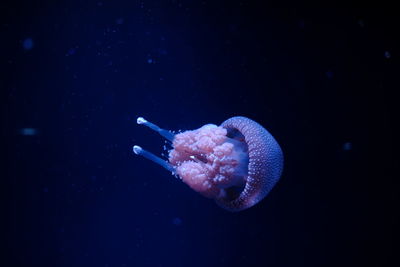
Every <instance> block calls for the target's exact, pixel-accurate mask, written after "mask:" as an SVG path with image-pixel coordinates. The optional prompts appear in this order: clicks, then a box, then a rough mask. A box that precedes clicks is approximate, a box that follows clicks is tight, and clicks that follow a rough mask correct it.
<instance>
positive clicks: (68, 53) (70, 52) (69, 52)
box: [66, 48, 76, 56]
mask: <svg viewBox="0 0 400 267" xmlns="http://www.w3.org/2000/svg"><path fill="white" fill-rule="evenodd" d="M75 53H76V49H75V48H71V49H69V50H68V52H67V54H66V56H73V55H75Z"/></svg>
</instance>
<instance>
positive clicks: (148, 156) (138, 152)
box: [133, 146, 175, 174]
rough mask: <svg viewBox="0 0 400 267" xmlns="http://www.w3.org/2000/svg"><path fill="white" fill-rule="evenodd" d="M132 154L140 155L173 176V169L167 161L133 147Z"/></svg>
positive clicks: (138, 147)
mask: <svg viewBox="0 0 400 267" xmlns="http://www.w3.org/2000/svg"><path fill="white" fill-rule="evenodd" d="M133 152H134V153H135V154H136V155H140V156H142V157H144V158H146V159H148V160H151V161H153V162H154V163H157V164H158V165H160V166H161V167H163V168H165V169H166V170H167V171H170V172H172V173H174V174H175V168H174V167H173V166H172V165H171V164H169V163H168V162H167V161H165V160H163V159H162V158H160V157H157V156H156V155H154V154H153V153H151V152H149V151H147V150H145V149H143V148H141V147H140V146H133Z"/></svg>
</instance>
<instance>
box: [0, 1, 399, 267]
mask: <svg viewBox="0 0 400 267" xmlns="http://www.w3.org/2000/svg"><path fill="white" fill-rule="evenodd" d="M2 5H3V7H2V9H1V13H2V14H3V15H2V16H1V18H0V20H1V25H0V27H1V36H2V37H1V43H0V48H1V50H0V51H1V63H0V64H1V77H2V78H1V84H0V86H1V111H2V113H1V114H2V117H1V119H2V124H1V127H2V136H3V138H2V139H3V147H4V149H3V148H2V151H4V152H5V159H4V160H3V162H2V163H3V164H4V166H5V168H4V171H2V175H1V176H2V180H3V181H5V185H4V186H3V189H5V193H4V194H3V196H4V202H3V203H5V206H6V209H4V212H3V214H2V218H3V221H4V222H5V223H6V227H5V228H4V230H5V231H4V232H5V235H4V236H5V239H4V240H5V241H6V242H5V245H6V251H5V252H6V254H7V256H6V257H4V258H3V259H4V261H5V264H4V265H2V266H86V267H87V266H110V267H111V266H328V265H332V266H369V265H370V266H386V265H387V266H391V263H390V258H391V256H393V255H394V249H393V246H392V242H393V240H392V238H393V237H392V230H393V228H394V227H395V225H396V223H397V221H396V220H395V215H394V214H395V212H394V210H395V208H394V207H395V201H396V200H397V199H398V196H397V195H396V194H395V193H394V192H393V191H392V188H393V187H394V178H393V177H394V176H393V168H394V166H395V163H394V149H393V140H394V134H393V131H392V127H393V126H392V125H393V119H394V115H393V111H394V104H395V98H394V89H395V88H396V86H395V81H396V79H395V75H396V69H397V70H398V68H396V67H395V66H396V65H395V62H396V61H397V57H398V55H399V54H398V51H399V50H398V46H397V45H396V44H395V37H394V33H393V30H394V29H396V27H395V24H394V22H395V16H394V15H393V14H392V13H393V12H390V8H388V9H383V8H375V9H348V10H344V9H303V8H295V7H292V8H288V9H271V8H268V7H265V6H262V5H261V4H255V3H249V2H247V1H235V0H232V1H225V2H221V1H219V2H217V1H84V2H82V1H48V2H43V1H42V2H40V3H39V2H37V3H35V2H32V1H29V2H12V3H11V1H10V3H8V4H7V3H5V4H2ZM236 115H242V116H247V117H249V118H252V119H254V120H256V121H257V122H259V123H260V124H262V125H263V126H264V127H265V128H267V129H268V130H269V131H270V132H271V133H272V134H273V135H274V136H275V138H276V139H277V140H278V142H279V143H280V145H281V147H282V149H283V152H284V156H285V167H284V171H283V175H282V178H281V180H280V181H279V182H278V184H277V185H276V187H275V188H274V189H273V190H272V191H271V193H270V194H269V195H268V196H267V197H266V198H265V199H264V200H263V201H262V202H260V203H259V204H258V205H256V206H254V207H252V208H250V209H248V210H245V211H242V212H239V213H230V212H228V211H225V210H223V209H221V208H220V207H218V206H217V205H216V204H215V203H214V202H213V201H212V200H209V199H206V198H204V197H202V196H200V195H199V194H197V193H196V192H194V191H192V190H191V189H190V188H189V187H187V186H186V185H185V184H183V183H182V182H180V181H179V180H178V179H176V178H174V177H173V176H171V175H170V174H169V173H168V172H167V171H165V170H164V169H162V168H160V167H158V166H156V165H155V164H153V163H152V162H149V161H146V160H145V159H143V158H140V157H137V156H135V155H134V154H133V153H132V146H133V145H136V144H137V145H141V146H142V147H144V148H146V149H148V150H149V151H151V152H153V153H155V154H158V155H160V154H161V153H162V152H163V149H162V147H163V145H164V141H163V140H162V138H160V137H159V136H158V135H157V134H155V133H152V132H150V131H149V130H148V129H145V128H144V127H140V126H138V125H136V118H137V117H138V116H143V117H145V118H147V119H149V120H151V121H153V122H154V123H157V124H158V125H160V126H161V127H164V128H167V129H171V130H180V129H181V130H188V129H195V128H198V127H200V126H202V125H204V124H206V123H215V124H220V123H221V122H223V121H224V120H226V119H228V118H230V117H232V116H236Z"/></svg>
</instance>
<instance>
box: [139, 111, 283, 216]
mask: <svg viewBox="0 0 400 267" xmlns="http://www.w3.org/2000/svg"><path fill="white" fill-rule="evenodd" d="M137 122H138V124H143V125H145V126H148V127H149V128H151V129H153V130H155V131H157V132H158V133H160V134H161V135H162V136H163V137H165V138H166V139H167V140H169V141H171V142H172V149H171V150H169V151H168V152H169V153H168V161H165V160H163V159H161V158H159V157H157V156H155V155H154V154H151V153H150V152H148V151H146V150H143V149H142V148H141V147H139V146H134V148H133V150H134V152H135V153H136V154H138V155H142V156H144V157H145V158H147V159H150V160H152V161H154V162H156V163H157V164H159V165H161V166H163V167H164V168H166V169H167V170H169V171H171V172H172V173H173V174H176V175H177V176H178V177H179V178H180V179H181V180H182V181H183V182H184V183H186V184H187V185H188V186H189V187H190V188H192V189H193V190H195V191H197V192H199V193H200V194H202V195H203V196H205V197H208V198H212V199H214V200H215V201H216V203H217V204H218V205H219V206H220V207H222V208H224V209H227V210H229V211H240V210H244V209H247V208H250V207H252V206H254V205H255V204H257V203H258V202H259V201H261V200H262V199H263V198H264V197H265V196H266V195H267V194H268V193H269V191H270V190H271V189H272V188H273V186H274V185H275V184H276V182H277V181H278V180H279V178H280V176H281V173H282V169H283V153H282V150H281V148H280V146H279V144H278V143H277V142H276V140H275V139H274V138H273V136H272V135H271V134H270V133H269V132H268V131H267V130H266V129H264V128H263V127H262V126H261V125H260V124H258V123H257V122H255V121H253V120H251V119H248V118H246V117H233V118H230V119H228V120H226V121H224V122H223V123H222V124H221V125H220V126H217V125H213V124H207V125H204V126H203V127H201V128H199V129H196V130H192V131H185V132H181V133H178V134H175V135H174V134H173V133H171V132H169V131H167V130H164V129H161V128H159V127H158V126H156V125H154V124H152V123H150V122H148V121H146V120H145V119H143V118H138V120H137Z"/></svg>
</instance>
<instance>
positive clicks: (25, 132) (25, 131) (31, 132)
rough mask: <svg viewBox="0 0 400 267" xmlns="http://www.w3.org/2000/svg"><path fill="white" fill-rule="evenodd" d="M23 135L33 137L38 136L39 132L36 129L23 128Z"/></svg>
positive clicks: (21, 131)
mask: <svg viewBox="0 0 400 267" xmlns="http://www.w3.org/2000/svg"><path fill="white" fill-rule="evenodd" d="M19 132H20V134H21V135H26V136H32V135H37V133H38V131H37V130H36V129H35V128H22V129H21V130H20V131H19Z"/></svg>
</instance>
